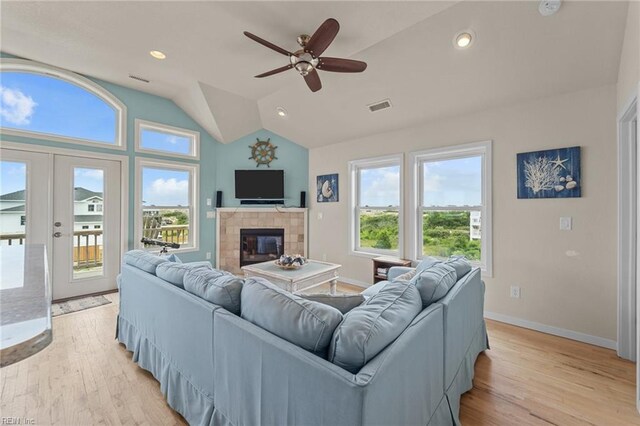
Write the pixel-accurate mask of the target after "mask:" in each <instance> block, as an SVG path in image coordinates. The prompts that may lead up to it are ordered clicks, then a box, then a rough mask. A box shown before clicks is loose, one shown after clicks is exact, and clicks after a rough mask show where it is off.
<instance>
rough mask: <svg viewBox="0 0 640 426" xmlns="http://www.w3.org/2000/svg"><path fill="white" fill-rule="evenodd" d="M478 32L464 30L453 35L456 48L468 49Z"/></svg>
mask: <svg viewBox="0 0 640 426" xmlns="http://www.w3.org/2000/svg"><path fill="white" fill-rule="evenodd" d="M475 38H476V34H475V33H474V32H473V31H472V30H462V31H459V32H458V33H456V35H455V37H453V46H454V47H455V48H456V49H467V48H469V47H470V46H471V45H472V44H473V42H474V41H475Z"/></svg>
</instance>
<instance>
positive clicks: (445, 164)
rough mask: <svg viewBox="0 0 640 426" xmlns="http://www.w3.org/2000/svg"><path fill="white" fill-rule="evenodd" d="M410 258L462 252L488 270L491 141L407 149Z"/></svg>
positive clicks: (489, 262) (488, 271)
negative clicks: (412, 214) (412, 246)
mask: <svg viewBox="0 0 640 426" xmlns="http://www.w3.org/2000/svg"><path fill="white" fill-rule="evenodd" d="M412 161H413V164H414V170H415V176H414V188H415V191H416V193H415V197H414V199H415V204H416V205H415V206H412V210H413V207H415V210H414V211H415V228H414V230H413V231H412V232H411V233H412V234H413V235H415V236H416V241H415V256H414V259H420V258H422V257H423V256H434V257H441V258H444V257H449V256H451V255H464V256H466V257H467V258H468V259H469V260H471V261H472V262H473V263H474V264H476V265H478V266H481V267H482V270H483V271H484V272H485V273H487V274H488V275H490V274H491V143H490V142H486V143H478V144H470V145H464V146H458V147H450V148H445V149H435V150H431V151H423V152H419V153H414V154H412Z"/></svg>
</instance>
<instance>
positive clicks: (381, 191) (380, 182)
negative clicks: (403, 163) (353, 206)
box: [361, 167, 400, 207]
mask: <svg viewBox="0 0 640 426" xmlns="http://www.w3.org/2000/svg"><path fill="white" fill-rule="evenodd" d="M366 174H368V175H369V176H367V178H368V179H367V178H364V176H363V182H362V184H363V187H364V190H363V191H362V196H361V201H362V203H363V204H364V205H369V206H376V207H386V206H390V205H398V200H399V197H400V171H399V170H397V169H395V170H394V168H391V167H390V168H384V169H382V168H381V169H371V170H367V172H366Z"/></svg>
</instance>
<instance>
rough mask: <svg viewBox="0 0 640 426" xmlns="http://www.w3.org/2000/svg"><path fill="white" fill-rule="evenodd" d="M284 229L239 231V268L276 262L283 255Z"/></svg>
mask: <svg viewBox="0 0 640 426" xmlns="http://www.w3.org/2000/svg"><path fill="white" fill-rule="evenodd" d="M283 248H284V229H278V228H262V229H257V228H248V229H240V266H241V267H242V266H245V265H251V264H253V263H260V262H266V261H269V260H276V259H278V258H279V257H280V256H281V255H282V254H283Z"/></svg>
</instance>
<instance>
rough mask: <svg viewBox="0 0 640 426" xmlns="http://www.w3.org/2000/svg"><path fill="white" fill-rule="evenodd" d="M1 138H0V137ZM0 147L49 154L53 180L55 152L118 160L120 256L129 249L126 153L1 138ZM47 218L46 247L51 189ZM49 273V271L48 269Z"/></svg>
mask: <svg viewBox="0 0 640 426" xmlns="http://www.w3.org/2000/svg"><path fill="white" fill-rule="evenodd" d="M0 139H1V138H0ZM1 142H2V147H3V148H7V149H14V150H19V151H28V152H41V153H45V154H49V164H50V167H49V181H50V182H53V156H54V155H55V154H59V155H67V156H71V157H86V158H97V159H103V160H113V161H118V162H120V171H121V176H120V208H121V210H122V212H123V214H121V215H120V243H121V244H120V258H121V259H122V256H124V253H125V252H126V251H128V250H129V157H128V156H127V155H118V154H105V153H102V152H92V151H84V150H75V149H67V148H58V147H52V146H46V145H36V144H25V143H18V142H9V141H5V140H2V141H1ZM47 204H48V206H49V209H48V210H49V220H48V223H47V229H48V235H49V238H48V241H47V247H52V244H53V216H52V214H53V191H49V200H48V201H47ZM47 252H48V260H49V268H51V267H52V258H51V250H47ZM49 273H51V271H49Z"/></svg>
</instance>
